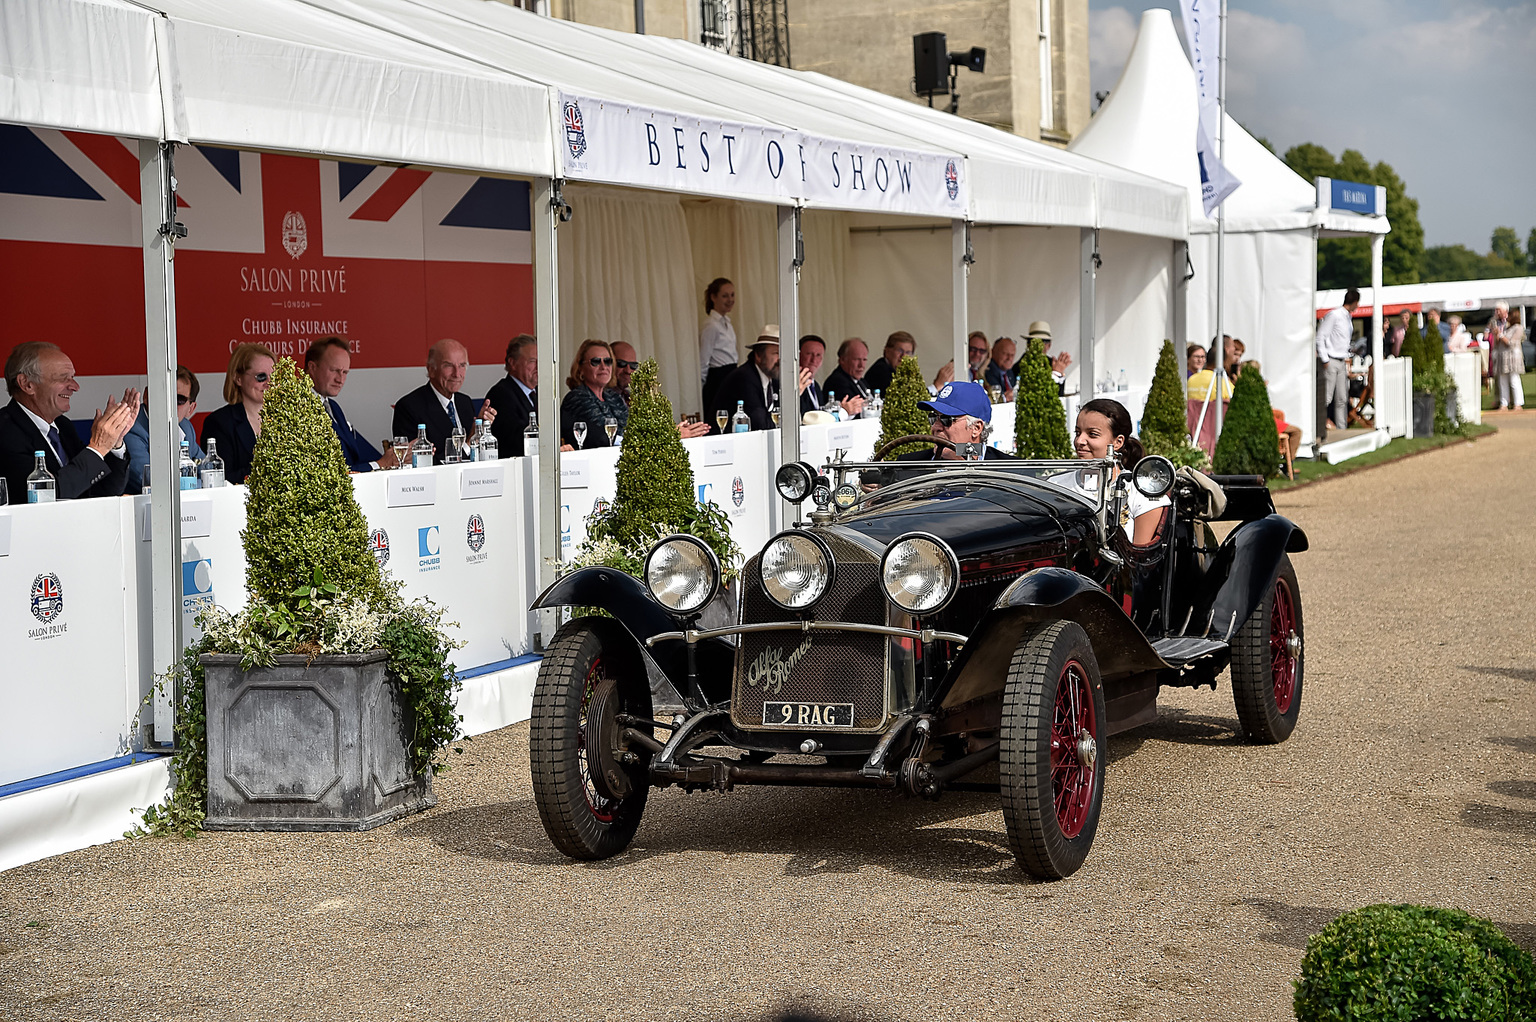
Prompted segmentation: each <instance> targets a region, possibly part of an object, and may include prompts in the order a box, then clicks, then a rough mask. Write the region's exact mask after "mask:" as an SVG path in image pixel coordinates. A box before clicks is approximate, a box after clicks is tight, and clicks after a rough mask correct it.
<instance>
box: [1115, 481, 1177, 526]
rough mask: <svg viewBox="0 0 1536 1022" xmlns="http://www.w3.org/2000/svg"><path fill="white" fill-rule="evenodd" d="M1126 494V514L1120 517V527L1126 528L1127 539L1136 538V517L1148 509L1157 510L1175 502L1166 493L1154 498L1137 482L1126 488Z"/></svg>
mask: <svg viewBox="0 0 1536 1022" xmlns="http://www.w3.org/2000/svg"><path fill="white" fill-rule="evenodd" d="M1125 496H1126V500H1125V514H1124V515H1123V516H1122V517H1121V519H1120V527H1121V528H1122V529H1124V530H1125V538H1126V539H1135V538H1136V519H1138V518H1140V517H1141V516H1142V515H1144V514H1146V513H1147V512H1148V511H1155V510H1157V509H1158V508H1160V507H1168V506H1170V505H1171V504H1172V503H1173V501H1172V500H1170V499H1169V498H1168V495H1167V494H1166V493H1165V494H1163V495H1162V496H1161V497H1158V498H1157V499H1156V500H1153V499H1152V498H1151V497H1148V496H1146V495H1145V494H1143V493H1142V492H1141V491H1140V490H1138V489H1137V488H1136V486H1135V484H1132V485H1130V486H1127V487H1126V488H1125Z"/></svg>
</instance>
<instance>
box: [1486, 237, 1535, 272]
mask: <svg viewBox="0 0 1536 1022" xmlns="http://www.w3.org/2000/svg"><path fill="white" fill-rule="evenodd" d="M1488 254H1489V255H1490V256H1492V257H1493V258H1495V259H1503V260H1505V261H1506V262H1508V263H1509V265H1510V266H1512V267H1513V268H1514V269H1515V270H1517V271H1519V272H1520V273H1524V272H1525V270H1526V265H1527V264H1526V259H1525V252H1524V251H1523V250H1522V249H1521V248H1520V235H1518V234H1516V233H1515V229H1514V228H1513V227H1495V228H1494V229H1493V237H1492V238H1490V239H1489V242H1488Z"/></svg>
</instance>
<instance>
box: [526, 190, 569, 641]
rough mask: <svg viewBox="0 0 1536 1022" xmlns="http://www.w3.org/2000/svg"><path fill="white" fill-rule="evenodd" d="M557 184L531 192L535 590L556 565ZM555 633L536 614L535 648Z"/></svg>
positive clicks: (553, 616) (547, 619)
mask: <svg viewBox="0 0 1536 1022" xmlns="http://www.w3.org/2000/svg"><path fill="white" fill-rule="evenodd" d="M560 185H561V182H560V181H559V180H558V179H554V178H547V177H542V178H538V179H536V180H535V182H534V186H533V315H534V324H535V325H534V333H535V335H536V336H537V337H538V339H539V354H540V358H541V361H542V362H543V365H541V366H540V367H539V387H538V391H539V394H538V415H539V480H538V484H539V485H538V494H539V542H538V545H537V547H536V549H537V550H538V552H539V559H538V564H539V571H538V578H539V590H540V591H541V592H542V591H543V590H545V589H547V588H548V587H549V586H550V585H552V584H553V583H554V581H555V573H556V571H557V569H558V568H559V565H560V559H561V550H560V531H561V530H560V403H559V398H558V395H559V393H560V381H561V379H562V373H561V371H560V292H559V283H560V282H559V267H560V248H559V235H558V233H557V228H558V227H559V225H560V215H561V213H562V212H563V211H564V209H565V202H564V199H563V198H561V195H560ZM558 627H559V616H558V613H557V612H556V611H553V610H541V611H539V639H540V646H541V647H543V648H547V647H548V646H549V643H550V641H551V640H552V639H553V638H554V637H555V629H556V628H558Z"/></svg>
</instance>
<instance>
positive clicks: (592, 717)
mask: <svg viewBox="0 0 1536 1022" xmlns="http://www.w3.org/2000/svg"><path fill="white" fill-rule="evenodd" d="M620 713H628V714H631V715H633V716H636V717H650V715H651V689H650V685H649V683H648V681H647V679H646V674H645V670H644V667H643V666H642V664H641V662H640V658H639V657H638V655H636V652H635V649H634V647H633V640H632V639H630V637H629V636H628V634H626V633H624V632H622V630H621V628H620V627H619V626H618V625H617V624H616V623H615V622H612V621H606V620H603V619H601V618H577V619H576V620H574V621H571V622H570V623H568V624H566V625H565V626H563V627H562V628H561V629H560V631H559V632H557V633H556V634H555V639H554V641H553V642H552V643H550V646H549V649H548V650H546V651H545V654H544V662H543V663H542V664H541V665H540V666H539V679H538V682H537V683H536V684H535V685H534V689H533V713H532V719H531V721H530V727H529V738H528V759H529V765H530V766H531V768H532V773H533V798H534V802H536V803H537V804H538V807H539V816H540V818H542V819H543V821H544V830H545V832H546V833H548V834H549V839H550V840H551V841H552V842H554V844H555V847H556V848H558V849H560V851H562V852H564V853H565V854H566V855H569V856H570V857H571V858H573V859H606V858H608V857H609V856H612V855H617V854H618V853H620V852H622V851H623V850H624V849H625V848H627V847H628V846H629V842H630V841H631V840H632V839H633V838H634V836H635V830H636V828H638V827H639V826H640V815H641V813H643V812H644V811H645V799H646V795H647V793H648V791H649V787H648V778H647V771H646V762H647V761H648V759H649V755H648V754H647V753H645V751H644V750H643V749H640V750H636V752H637V753H638V754H639V760H638V762H634V763H627V764H626V763H624V762H623V759H622V756H623V753H622V751H621V750H620V742H619V737H618V736H619V734H620V732H622V730H623V729H622V728H621V727H619V725H618V720H617V717H618V715H619V714H620Z"/></svg>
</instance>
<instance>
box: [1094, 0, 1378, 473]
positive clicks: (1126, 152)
mask: <svg viewBox="0 0 1536 1022" xmlns="http://www.w3.org/2000/svg"><path fill="white" fill-rule="evenodd" d="M1198 117H1199V114H1198V101H1197V98H1196V91H1195V80H1194V71H1193V70H1192V69H1191V67H1190V64H1189V59H1188V58H1187V57H1186V56H1185V54H1184V48H1183V46H1182V45H1181V44H1180V43H1179V39H1178V36H1177V34H1176V33H1175V31H1174V27H1173V19H1172V16H1171V14H1170V13H1169V12H1168V11H1167V10H1164V9H1161V8H1157V9H1153V10H1148V11H1146V12H1144V13H1143V14H1142V19H1141V27H1140V30H1139V32H1138V34H1137V37H1136V42H1135V45H1134V46H1133V47H1132V49H1131V53H1130V56H1129V57H1128V58H1127V60H1126V64H1125V69H1124V71H1122V72H1121V75H1120V80H1119V82H1117V83H1116V85H1115V88H1114V90H1113V91H1112V92H1111V93H1110V95H1109V98H1108V99H1106V100H1105V101H1104V104H1103V106H1101V107H1100V108H1099V110H1098V112H1097V113H1096V114H1095V115H1094V117H1093V119H1092V120H1091V121H1089V123H1088V127H1087V128H1086V129H1084V131H1083V132H1082V133H1081V134H1080V135H1079V136H1078V137H1077V138H1076V139H1075V140H1074V141H1073V143H1072V145H1071V150H1072V151H1073V152H1074V153H1078V154H1081V155H1086V156H1093V157H1096V158H1098V159H1101V160H1104V161H1106V162H1112V163H1116V164H1118V165H1120V166H1122V167H1126V168H1128V169H1131V170H1136V171H1139V172H1141V173H1143V174H1147V175H1149V176H1152V177H1156V178H1160V179H1162V180H1164V181H1169V182H1172V183H1175V184H1178V185H1181V186H1183V187H1184V188H1185V189H1186V190H1187V192H1188V195H1189V207H1188V208H1189V212H1190V225H1189V231H1190V242H1189V260H1190V266H1191V267H1192V269H1193V273H1194V276H1193V277H1192V278H1191V279H1190V281H1189V282H1188V285H1187V287H1186V289H1185V304H1184V309H1183V317H1184V318H1183V325H1184V330H1183V333H1182V336H1178V337H1176V338H1175V340H1176V342H1178V343H1179V346H1181V347H1182V344H1183V343H1185V342H1187V343H1196V344H1201V345H1207V344H1209V343H1210V339H1211V337H1212V336H1213V335H1214V333H1215V329H1216V323H1215V321H1216V222H1215V221H1214V220H1212V219H1209V218H1207V217H1205V216H1204V214H1203V210H1202V208H1201V202H1200V169H1199V165H1198V163H1197V161H1196V158H1195V141H1194V140H1195V126H1196V122H1197V120H1198ZM1225 133H1226V165H1227V167H1228V168H1229V169H1230V170H1231V171H1232V172H1233V173H1234V174H1235V175H1236V176H1237V177H1238V179H1239V180H1241V181H1242V185H1241V187H1239V188H1238V189H1237V191H1235V192H1233V193H1232V195H1230V196H1229V197H1228V198H1227V201H1226V209H1225V216H1226V257H1225V259H1226V287H1225V296H1224V306H1223V316H1222V318H1223V332H1224V333H1227V334H1230V335H1232V336H1233V337H1237V338H1240V339H1241V340H1242V341H1243V342H1244V344H1245V345H1246V349H1247V350H1246V352H1245V357H1247V358H1251V359H1257V360H1258V361H1259V362H1260V363H1261V364H1262V366H1263V368H1264V376H1265V378H1266V379H1267V380H1268V382H1269V387H1270V397H1271V400H1272V401H1273V403H1274V405H1275V407H1276V408H1279V409H1282V410H1284V411H1285V413H1286V418H1287V420H1288V421H1290V422H1292V423H1295V424H1296V425H1298V426H1300V427H1301V428H1302V440H1303V442H1304V443H1310V442H1312V440H1313V431H1314V421H1315V411H1314V409H1315V403H1316V382H1315V378H1314V373H1315V369H1316V357H1315V355H1314V354H1313V332H1314V329H1315V319H1314V316H1313V309H1312V297H1313V291H1314V289H1315V286H1316V279H1317V238H1318V237H1319V236H1322V237H1340V236H1349V235H1359V234H1385V233H1386V232H1387V230H1388V224H1387V221H1386V218H1384V217H1376V218H1373V217H1363V216H1357V215H1355V214H1352V213H1343V212H1338V211H1332V210H1319V209H1318V208H1317V206H1318V204H1317V190H1316V187H1315V185H1313V184H1311V183H1308V182H1307V181H1305V180H1304V179H1302V178H1301V177H1300V176H1299V175H1297V174H1296V173H1295V172H1294V171H1292V170H1291V169H1290V168H1289V167H1287V166H1286V165H1285V163H1284V162H1283V161H1281V160H1280V159H1279V158H1277V157H1276V156H1275V155H1274V154H1273V153H1271V152H1270V151H1269V150H1267V149H1265V148H1264V146H1263V145H1261V144H1260V143H1259V142H1258V140H1256V139H1255V138H1254V137H1253V136H1252V135H1250V134H1249V133H1248V132H1247V131H1245V130H1244V129H1243V127H1242V126H1241V125H1239V124H1238V123H1237V122H1236V121H1235V120H1234V119H1233V118H1232V117H1231V116H1230V115H1228V116H1227V117H1226V119H1225ZM1362 283H1364V282H1362ZM1180 354H1181V355H1182V352H1181V353H1180Z"/></svg>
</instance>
